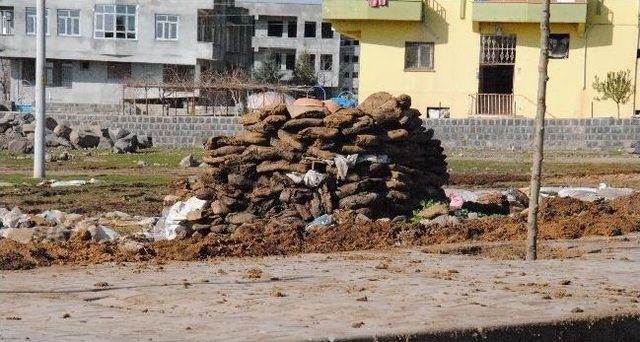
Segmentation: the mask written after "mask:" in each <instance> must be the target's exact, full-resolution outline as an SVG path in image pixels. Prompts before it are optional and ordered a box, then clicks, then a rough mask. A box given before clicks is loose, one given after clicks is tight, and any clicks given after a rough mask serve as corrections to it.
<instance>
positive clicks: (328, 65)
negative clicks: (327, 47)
mask: <svg viewBox="0 0 640 342" xmlns="http://www.w3.org/2000/svg"><path fill="white" fill-rule="evenodd" d="M320 70H322V71H331V70H333V56H332V55H320Z"/></svg>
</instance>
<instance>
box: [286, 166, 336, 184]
mask: <svg viewBox="0 0 640 342" xmlns="http://www.w3.org/2000/svg"><path fill="white" fill-rule="evenodd" d="M286 175H287V177H289V179H291V180H292V181H293V182H294V183H295V184H302V183H304V185H306V186H307V187H310V188H317V187H319V186H320V184H322V182H324V180H325V179H326V178H327V176H326V175H324V174H322V173H320V172H318V171H315V170H309V171H307V172H306V173H305V174H302V173H299V172H289V173H287V174H286Z"/></svg>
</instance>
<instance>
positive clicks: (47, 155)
mask: <svg viewBox="0 0 640 342" xmlns="http://www.w3.org/2000/svg"><path fill="white" fill-rule="evenodd" d="M56 160H57V158H56V156H54V155H52V154H51V153H45V155H44V161H45V162H46V163H51V162H55V161H56Z"/></svg>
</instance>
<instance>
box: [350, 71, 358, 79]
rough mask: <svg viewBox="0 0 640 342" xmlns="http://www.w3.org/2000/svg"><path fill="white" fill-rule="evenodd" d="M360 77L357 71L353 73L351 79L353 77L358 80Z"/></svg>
mask: <svg viewBox="0 0 640 342" xmlns="http://www.w3.org/2000/svg"><path fill="white" fill-rule="evenodd" d="M358 76H359V75H358V73H357V72H355V71H354V72H353V73H351V77H353V78H358Z"/></svg>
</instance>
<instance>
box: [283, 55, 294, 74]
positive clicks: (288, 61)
mask: <svg viewBox="0 0 640 342" xmlns="http://www.w3.org/2000/svg"><path fill="white" fill-rule="evenodd" d="M295 67H296V55H295V54H294V53H289V54H286V57H285V69H286V70H293V69H295Z"/></svg>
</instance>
